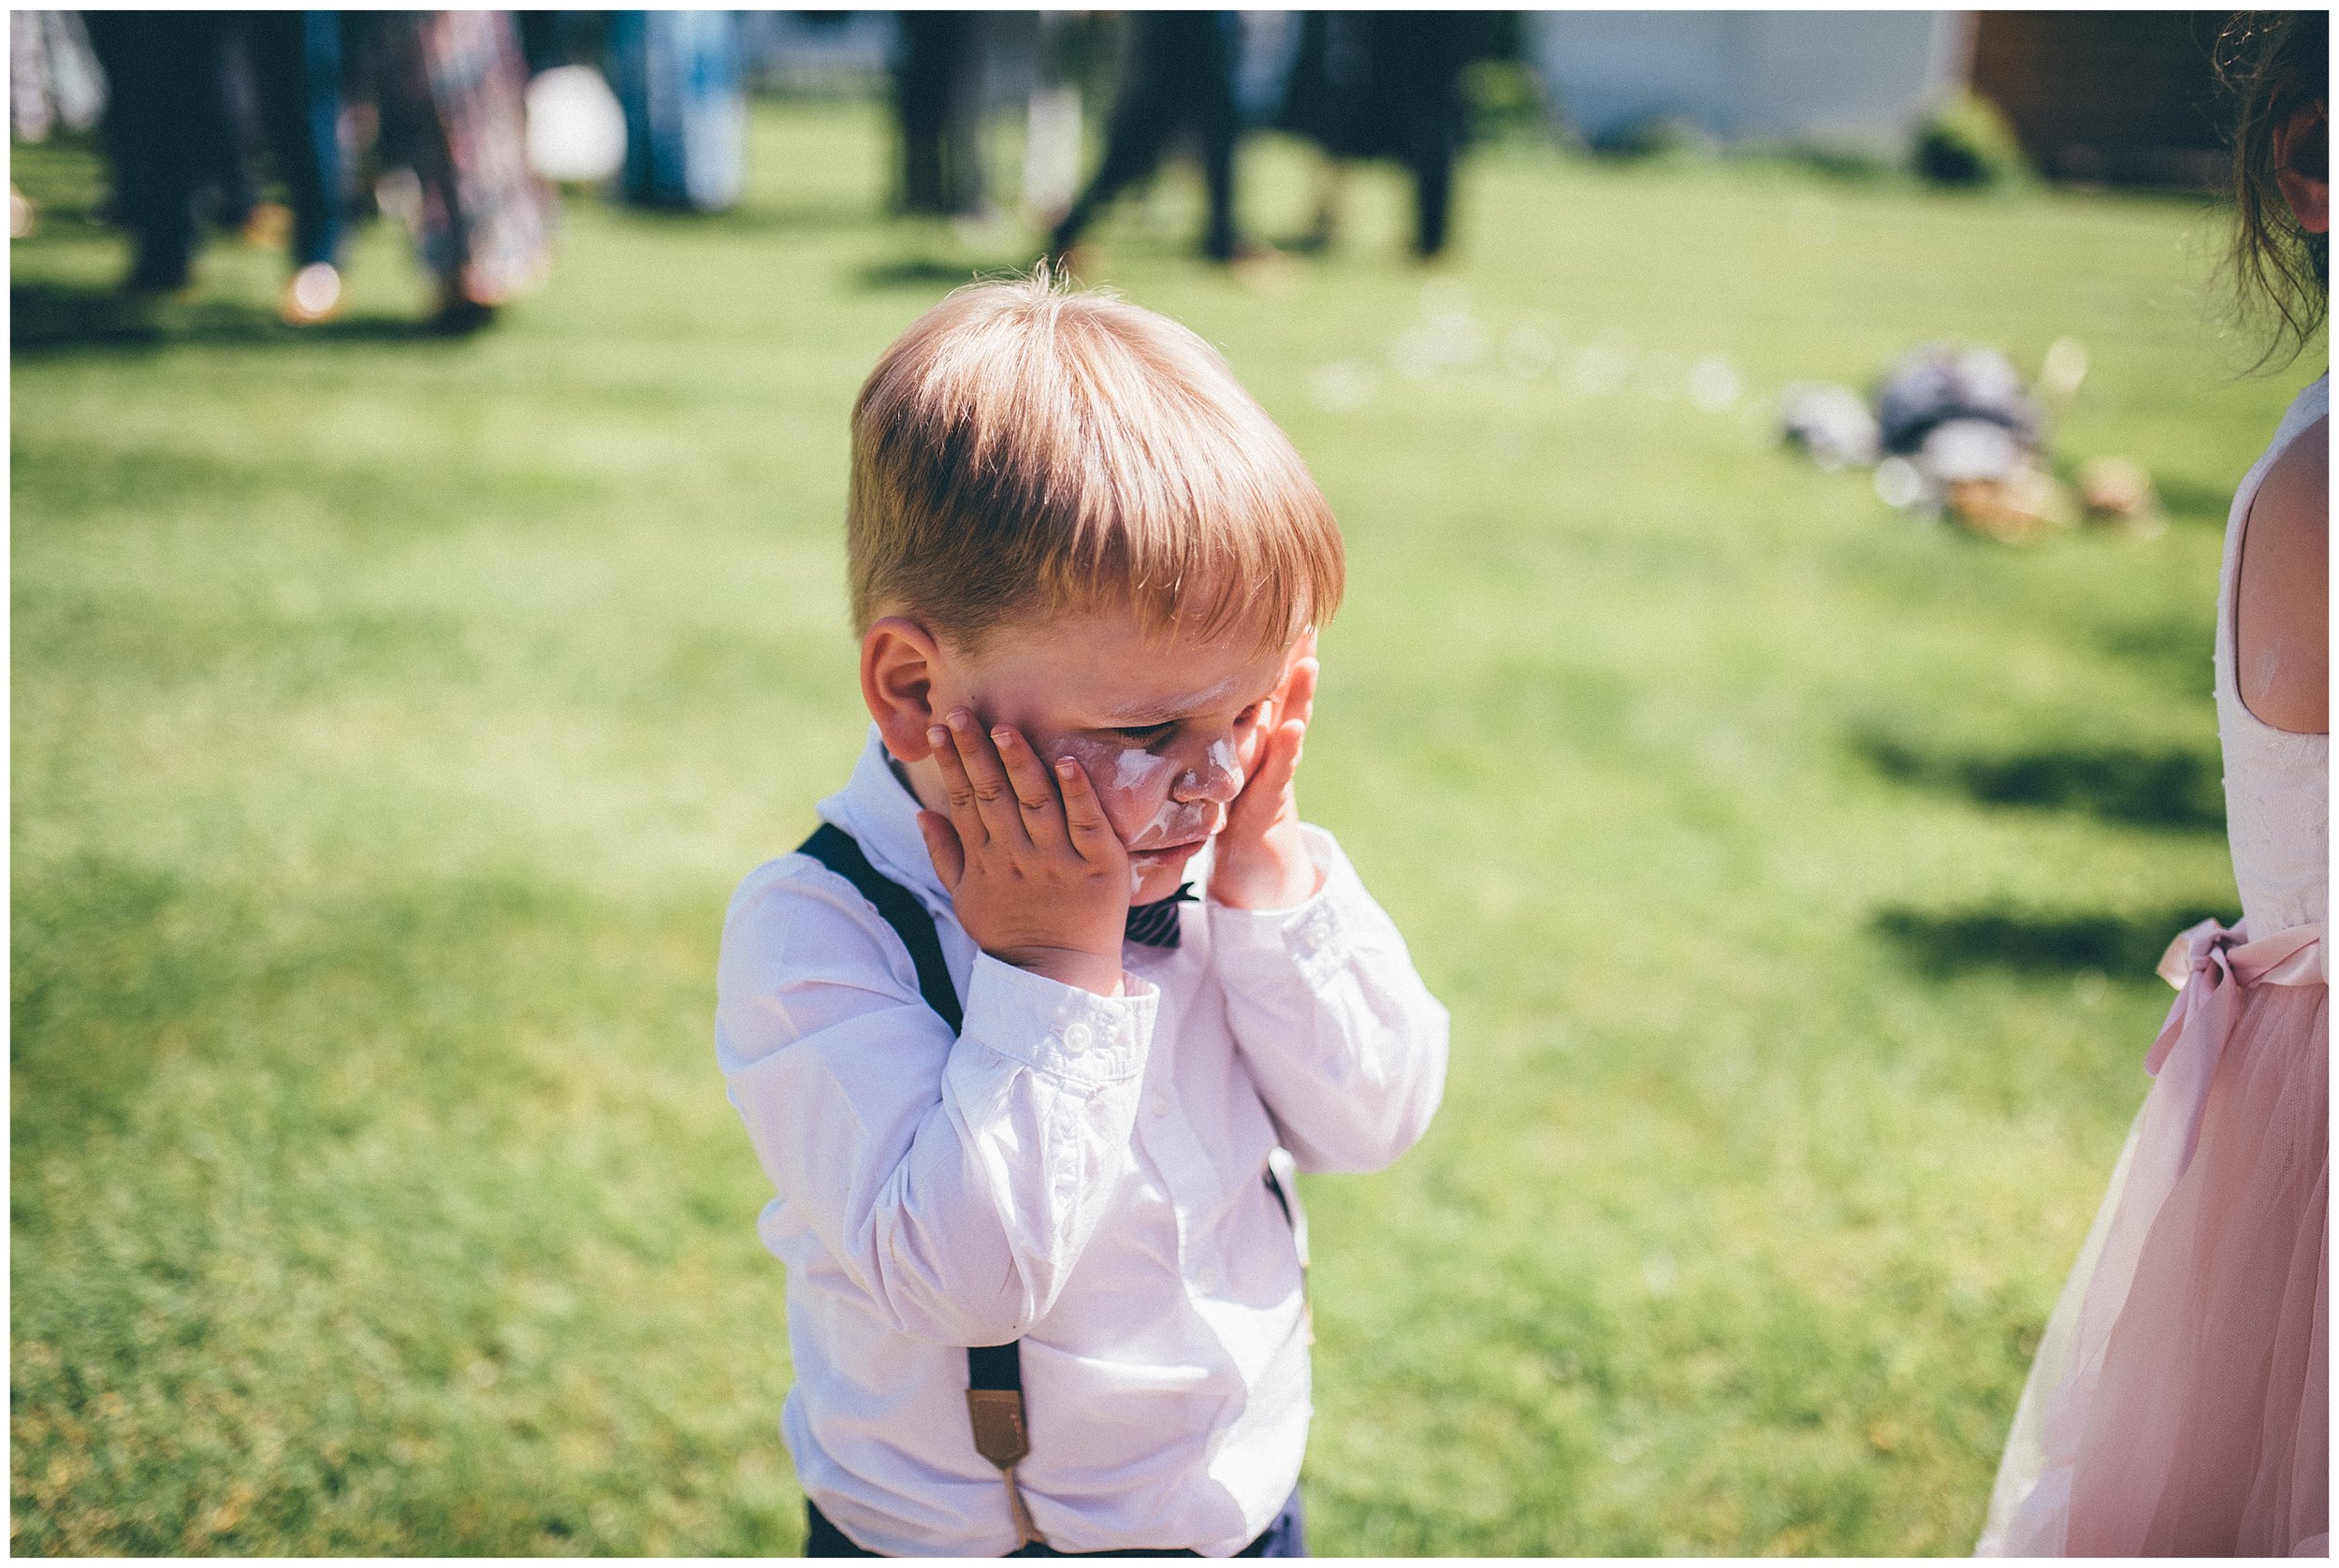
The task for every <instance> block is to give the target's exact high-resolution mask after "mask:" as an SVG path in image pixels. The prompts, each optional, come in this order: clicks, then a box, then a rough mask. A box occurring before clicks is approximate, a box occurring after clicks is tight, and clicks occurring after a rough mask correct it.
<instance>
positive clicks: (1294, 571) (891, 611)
mask: <svg viewBox="0 0 2339 1568" xmlns="http://www.w3.org/2000/svg"><path fill="white" fill-rule="evenodd" d="M846 537H847V553H848V556H849V559H850V569H851V574H852V611H853V626H854V630H855V631H856V632H866V631H867V630H868V628H869V625H870V623H871V622H872V621H874V620H876V619H877V618H878V617H880V616H884V615H896V614H898V615H906V616H908V617H911V618H913V619H916V620H918V621H921V622H922V623H923V624H924V625H925V626H926V629H927V630H928V631H929V632H935V633H937V635H947V636H949V637H950V638H951V639H952V641H953V642H955V643H957V644H959V645H960V646H963V647H966V648H969V649H971V648H974V647H976V646H980V644H981V639H982V637H983V636H984V634H985V633H987V632H992V631H995V630H996V629H997V628H999V627H1000V626H1002V625H1004V624H1007V623H1008V622H1010V621H1011V620H1015V619H1021V618H1027V617H1037V616H1047V615H1064V614H1082V613H1093V612H1099V611H1111V610H1127V611H1131V612H1134V613H1135V614H1136V616H1137V617H1139V620H1140V623H1141V624H1142V625H1144V626H1145V627H1146V628H1147V630H1149V631H1151V632H1159V633H1173V634H1176V635H1179V636H1181V637H1215V636H1220V635H1224V634H1226V633H1228V632H1230V631H1233V630H1235V629H1237V628H1241V627H1245V626H1248V625H1251V624H1254V619H1255V617H1256V624H1257V627H1258V635H1259V637H1260V640H1261V646H1262V648H1266V647H1280V646H1286V645H1287V644H1288V643H1289V642H1290V641H1291V640H1292V639H1293V638H1295V637H1297V636H1298V635H1299V634H1300V631H1301V630H1302V629H1303V628H1305V627H1306V626H1308V625H1311V624H1314V623H1316V622H1320V621H1323V620H1325V619H1328V618H1329V617H1330V615H1331V613H1332V611H1333V610H1334V608H1336V607H1337V606H1338V604H1339V603H1340V595H1341V588H1342V584H1343V579H1344V565H1343V559H1342V551H1341V540H1340V528H1339V525H1338V524H1337V523H1335V522H1334V521H1333V520H1332V513H1331V508H1330V506H1329V504H1327V503H1326V501H1325V500H1324V495H1323V492H1322V491H1321V490H1319V489H1317V488H1316V485H1315V479H1314V478H1313V477H1312V476H1311V475H1310V474H1309V472H1308V470H1307V465H1306V464H1305V463H1303V462H1301V461H1300V454H1299V453H1298V452H1297V451H1295V450H1294V449H1293V447H1292V445H1291V443H1290V441H1289V440H1288V439H1287V438H1286V436H1285V435H1284V433H1283V431H1282V430H1280V429H1278V428H1276V427H1275V423H1274V421H1273V420H1271V419H1270V418H1268V417H1267V414H1266V412H1265V411H1264V410H1262V409H1261V408H1260V407H1259V406H1258V404H1257V403H1256V402H1254V401H1253V400H1252V399H1251V396H1250V394H1248V393H1247V392H1245V391H1243V390H1242V386H1241V385H1239V384H1238V383H1237V382H1236V381H1235V379H1234V373H1233V372H1232V371H1231V370H1228V368H1227V363H1226V361H1225V360H1223V359H1221V358H1220V357H1219V356H1218V355H1217V354H1216V353H1215V352H1213V350H1212V349H1211V347H1210V346H1209V345H1208V344H1207V343H1205V342H1203V341H1202V340H1201V339H1200V338H1199V337H1197V336H1195V334H1194V333H1192V332H1190V331H1188V330H1187V329H1186V328H1184V327H1180V326H1179V325H1178V324H1177V323H1175V322H1173V321H1170V320H1169V319H1168V318H1166V317H1163V316H1159V315H1155V313H1154V312H1151V311H1147V310H1142V309H1140V308H1139V307H1138V306H1135V305H1131V304H1128V303H1126V301H1124V300H1120V299H1116V298H1111V297H1110V296H1107V295H1100V294H1094V293H1085V292H1068V291H1066V290H1064V289H1062V288H1060V287H1057V286H1055V285H1054V284H1053V283H1051V282H1050V281H1049V279H1048V278H1047V276H1046V275H1045V274H1044V273H1042V274H1040V275H1039V276H1036V277H1034V278H1031V279H1028V280H1018V281H1016V282H1012V283H977V284H972V285H969V286H968V287H966V288H962V289H959V290H958V291H957V292H955V293H953V294H952V295H951V296H950V298H947V299H945V300H943V301H942V303H940V304H939V305H937V306H936V307H935V308H934V309H932V310H931V311H928V312H926V313H925V314H924V315H923V316H920V317H919V318H918V319H917V320H916V321H915V322H913V323H911V324H910V327H909V329H908V331H906V332H904V333H903V334H902V335H901V336H900V337H899V338H897V339H895V340H894V341H893V346H892V347H890V348H888V349H887V350H886V351H885V355H884V356H883V357H882V358H880V359H879V361H878V364H877V369H876V370H872V371H871V372H870V373H869V379H868V381H867V382H866V383H865V384H864V385H863V386H862V388H861V396H860V399H858V400H857V401H856V402H855V403H854V405H853V414H852V488H851V493H850V500H849V501H848V503H847V522H846Z"/></svg>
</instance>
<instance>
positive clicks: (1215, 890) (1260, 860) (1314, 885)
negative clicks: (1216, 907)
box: [1210, 821, 1324, 909]
mask: <svg viewBox="0 0 2339 1568" xmlns="http://www.w3.org/2000/svg"><path fill="white" fill-rule="evenodd" d="M1323 885H1324V878H1323V874H1322V873H1321V872H1320V871H1318V870H1317V869H1316V864H1315V857H1314V856H1312V855H1310V854H1309V853H1308V847H1307V840H1306V839H1305V838H1304V837H1303V836H1302V835H1300V824H1299V823H1297V822H1290V821H1285V822H1278V823H1276V824H1275V826H1273V827H1272V828H1270V829H1269V830H1268V831H1267V833H1266V834H1265V835H1262V837H1261V838H1260V841H1259V842H1258V843H1257V845H1255V846H1252V847H1251V849H1250V852H1249V853H1247V854H1244V853H1238V854H1232V855H1228V854H1225V853H1223V852H1222V853H1221V854H1220V855H1219V856H1218V858H1217V860H1216V863H1215V864H1213V866H1212V867H1211V876H1210V897H1211V902H1212V903H1213V904H1224V905H1226V906H1228V907H1229V908H1235V909H1287V908H1289V907H1292V906H1293V905H1295V904H1304V903H1306V902H1307V901H1308V900H1309V899H1311V898H1313V897H1315V894H1316V893H1317V892H1318V891H1319V890H1321V889H1322V887H1323Z"/></svg>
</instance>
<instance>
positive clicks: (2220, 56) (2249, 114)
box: [2216, 11, 2331, 363]
mask: <svg viewBox="0 0 2339 1568" xmlns="http://www.w3.org/2000/svg"><path fill="white" fill-rule="evenodd" d="M2330 50H2331V13H2330V12H2328V11H2239V12H2236V13H2235V14H2234V17H2233V20H2232V21H2231V22H2228V23H2227V24H2226V28H2225V31H2224V33H2223V34H2221V35H2220V36H2218V39H2217V56H2216V57H2217V74H2218V76H2219V77H2220V78H2221V79H2222V80H2224V82H2225V84H2226V85H2227V86H2228V87H2229V88H2230V89H2231V91H2232V92H2233V94H2234V95H2235V96H2236V98H2237V99H2238V100H2239V112H2238V113H2237V115H2236V117H2235V121H2234V127H2233V205H2234V214H2233V247H2232V251H2231V254H2230V256H2229V257H2228V265H2229V266H2230V268H2231V269H2232V275H2233V284H2234V291H2235V293H2236V294H2238V295H2239V296H2240V297H2241V304H2242V309H2243V312H2244V314H2245V316H2249V317H2255V318H2257V319H2259V320H2261V321H2263V322H2264V324H2265V325H2266V327H2268V328H2269V329H2270V331H2271V336H2272V337H2273V340H2274V341H2273V342H2272V344H2271V345H2270V346H2269V347H2268V349H2267V351H2266V357H2267V358H2268V359H2272V358H2274V357H2275V356H2277V355H2279V354H2281V352H2282V350H2283V349H2284V347H2285V346H2286V345H2288V348H2289V351H2290V354H2291V355H2292V356H2295V355H2297V354H2298V353H2299V352H2300V351H2301V350H2303V349H2304V348H2305V346H2306V343H2307V341H2308V340H2309V339H2310V338H2312V337H2313V336H2314V335H2315V330H2316V328H2317V327H2320V326H2321V325H2322V323H2323V316H2324V313H2325V312H2326V311H2327V310H2328V308H2329V301H2330V292H2331V240H2330V236H2328V235H2324V234H2309V233H2307V232H2306V230H2304V229H2303V228H2301V227H2300V226H2299V221H2298V219H2297V218H2296V217H2295V216H2293V215H2292V213H2291V211H2290V204H2289V203H2288V202H2287V201H2285V200H2284V199H2283V196H2282V190H2281V187H2280V186H2279V185H2278V184H2276V183H2275V180H2274V173H2275V166H2274V131H2275V130H2276V128H2278V127H2279V126H2281V125H2282V124H2284V123H2286V122H2288V120H2289V118H2290V116H2291V115H2292V114H2294V113H2296V112H2297V111H2298V110H2299V109H2303V108H2305V107H2306V106H2307V105H2309V104H2313V103H2317V102H2318V101H2319V102H2322V103H2324V104H2328V103H2329V102H2330V95H2331V55H2330ZM2261 363H2262V361H2261Z"/></svg>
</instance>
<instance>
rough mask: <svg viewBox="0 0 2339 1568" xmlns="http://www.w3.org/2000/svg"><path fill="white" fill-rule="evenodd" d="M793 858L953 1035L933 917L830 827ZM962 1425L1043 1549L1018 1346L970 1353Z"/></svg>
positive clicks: (957, 1014) (946, 974)
mask: <svg viewBox="0 0 2339 1568" xmlns="http://www.w3.org/2000/svg"><path fill="white" fill-rule="evenodd" d="M797 852H798V853H799V854H806V855H810V856H811V857H812V858H813V859H814V860H816V861H819V862H820V863H821V864H822V865H825V866H827V867H828V868H829V869H830V870H831V871H834V872H835V873H836V875H838V876H839V877H842V878H845V880H847V881H848V882H850V883H851V884H852V885H853V887H854V888H855V889H856V890H857V891H858V892H859V893H860V894H861V896H862V897H864V898H865V899H867V900H868V901H869V902H870V903H871V904H874V905H876V906H877V912H878V913H879V914H880V915H882V916H884V917H885V923H886V924H888V925H890V926H892V927H893V935H895V936H899V937H900V938H901V939H902V946H904V947H906V948H908V950H909V962H910V963H911V964H912V965H915V966H916V967H917V970H918V994H919V995H922V996H923V997H924V998H925V999H926V1006H928V1007H930V1008H932V1009H934V1010H935V1011H936V1012H937V1013H939V1014H941V1016H942V1022H943V1023H945V1024H949V1025H950V1026H951V1032H952V1034H956V1033H957V1032H958V1030H959V1028H960V1027H961V1026H962V1025H963V1024H965V1023H966V1009H963V1008H961V1007H960V1006H959V1003H958V988H957V987H956V986H954V985H952V983H951V970H950V965H948V964H946V963H944V962H943V959H942V939H941V938H940V937H939V936H936V935H935V932H934V917H933V916H932V915H929V914H927V913H926V909H925V906H924V905H923V904H921V903H919V902H918V900H917V897H916V896H915V895H914V894H912V893H910V892H909V890H908V889H907V888H905V887H903V886H902V885H901V884H900V883H899V882H896V881H894V880H893V879H892V878H889V877H887V876H885V875H884V874H883V873H882V872H880V871H879V870H878V868H877V867H876V866H874V865H871V864H869V857H868V856H866V855H864V854H863V853H862V852H861V846H860V845H858V844H856V843H854V842H853V837H852V835H850V834H849V833H847V832H845V831H844V830H843V829H842V828H839V827H836V826H835V825H834V824H833V823H829V822H822V823H821V826H820V827H819V829H818V830H817V831H815V832H814V833H813V835H812V836H811V837H809V838H807V839H806V840H805V841H804V842H803V843H802V844H801V845H799V846H797ZM966 1418H967V1420H968V1421H969V1422H970V1423H971V1424H972V1425H973V1427H974V1429H975V1452H977V1453H978V1454H981V1456H982V1457H983V1458H984V1459H988V1460H990V1461H991V1463H992V1464H994V1465H995V1466H997V1467H998V1472H999V1475H1000V1477H1001V1479H1003V1480H1005V1481H1006V1483H1007V1503H1008V1510H1009V1512H1010V1513H1011V1514H1012V1515H1013V1516H1014V1518H1015V1529H1016V1531H1017V1532H1018V1533H1019V1534H1021V1535H1022V1536H1023V1540H1022V1541H1019V1542H1018V1543H1017V1545H1018V1546H1027V1545H1029V1544H1030V1543H1032V1542H1035V1541H1037V1542H1039V1544H1040V1545H1042V1546H1045V1545H1046V1544H1047V1538H1046V1537H1045V1536H1043V1535H1041V1534H1040V1533H1039V1527H1038V1526H1036V1525H1034V1524H1033V1523H1032V1522H1031V1511H1030V1510H1029V1509H1028V1508H1026V1507H1024V1489H1023V1488H1021V1487H1019V1486H1018V1485H1016V1482H1015V1467H1016V1465H1017V1464H1018V1463H1020V1462H1021V1461H1022V1459H1023V1458H1024V1455H1025V1454H1028V1453H1030V1452H1031V1435H1030V1430H1029V1428H1028V1427H1027V1426H1026V1425H1025V1423H1024V1357H1023V1349H1022V1342H1021V1341H1019V1340H1010V1341H1009V1342H1008V1343H1005V1344H983V1345H972V1346H969V1347H968V1349H967V1351H966Z"/></svg>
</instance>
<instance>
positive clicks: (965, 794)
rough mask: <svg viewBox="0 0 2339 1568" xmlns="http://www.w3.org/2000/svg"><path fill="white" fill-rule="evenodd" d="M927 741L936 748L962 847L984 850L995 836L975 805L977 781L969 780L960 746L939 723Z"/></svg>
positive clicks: (936, 760) (929, 731)
mask: <svg viewBox="0 0 2339 1568" xmlns="http://www.w3.org/2000/svg"><path fill="white" fill-rule="evenodd" d="M926 740H927V743H928V744H930V745H931V746H932V747H933V748H934V762H935V765H936V766H937V767H939V768H940V769H941V770H942V790H943V792H944V793H945V794H947V795H949V796H950V799H951V825H952V827H953V828H955V829H957V830H958V836H959V839H960V842H961V847H962V848H964V849H982V848H983V847H984V846H985V845H988V844H989V843H990V842H991V835H990V833H989V831H988V830H987V829H985V828H984V826H983V822H982V812H981V809H980V808H979V807H978V806H976V804H975V785H974V781H973V780H972V779H970V778H968V777H966V764H965V763H964V762H960V761H959V756H958V747H957V746H956V745H955V744H954V743H953V742H952V739H951V733H950V731H948V730H946V729H944V728H943V727H942V726H941V725H939V724H937V725H936V726H935V727H934V728H933V729H931V730H928V731H927V732H926Z"/></svg>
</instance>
